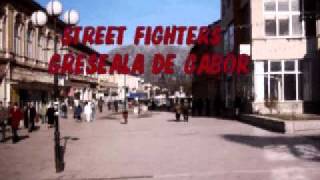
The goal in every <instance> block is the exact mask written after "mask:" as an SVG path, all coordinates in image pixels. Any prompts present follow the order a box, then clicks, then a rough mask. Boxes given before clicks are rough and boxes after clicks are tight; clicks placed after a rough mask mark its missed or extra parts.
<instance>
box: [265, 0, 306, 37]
mask: <svg viewBox="0 0 320 180" xmlns="http://www.w3.org/2000/svg"><path fill="white" fill-rule="evenodd" d="M302 1H303V0H302ZM300 15H301V9H300V0H264V24H265V35H266V36H269V37H292V36H299V37H301V36H303V35H304V32H303V26H304V23H303V21H302V19H301V18H300Z"/></svg>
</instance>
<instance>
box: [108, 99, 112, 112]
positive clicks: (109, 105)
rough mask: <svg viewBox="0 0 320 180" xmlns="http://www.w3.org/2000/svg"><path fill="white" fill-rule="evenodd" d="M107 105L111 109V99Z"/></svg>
mask: <svg viewBox="0 0 320 180" xmlns="http://www.w3.org/2000/svg"><path fill="white" fill-rule="evenodd" d="M107 106H108V111H111V102H110V100H109V101H108V103H107Z"/></svg>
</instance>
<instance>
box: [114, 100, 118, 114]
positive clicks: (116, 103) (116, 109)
mask: <svg viewBox="0 0 320 180" xmlns="http://www.w3.org/2000/svg"><path fill="white" fill-rule="evenodd" d="M113 105H114V110H115V112H116V113H117V112H118V110H119V106H118V101H117V100H114V101H113Z"/></svg>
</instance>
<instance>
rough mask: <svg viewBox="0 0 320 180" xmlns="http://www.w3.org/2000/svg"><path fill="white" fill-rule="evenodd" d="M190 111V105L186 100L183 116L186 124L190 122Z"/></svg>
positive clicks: (183, 105) (183, 106)
mask: <svg viewBox="0 0 320 180" xmlns="http://www.w3.org/2000/svg"><path fill="white" fill-rule="evenodd" d="M189 109H190V105H189V103H188V101H187V99H185V100H184V102H183V104H182V114H183V120H184V121H185V122H188V121H189Z"/></svg>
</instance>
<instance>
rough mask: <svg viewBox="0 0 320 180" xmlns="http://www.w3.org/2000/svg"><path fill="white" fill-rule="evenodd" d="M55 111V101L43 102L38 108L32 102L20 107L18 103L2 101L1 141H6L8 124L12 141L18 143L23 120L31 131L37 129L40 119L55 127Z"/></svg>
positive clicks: (0, 113)
mask: <svg viewBox="0 0 320 180" xmlns="http://www.w3.org/2000/svg"><path fill="white" fill-rule="evenodd" d="M55 112H56V110H55V108H54V105H53V103H49V104H45V103H42V104H41V106H39V107H38V110H37V108H36V107H35V105H34V103H32V102H28V103H26V104H25V105H24V106H23V107H22V108H20V107H19V105H18V103H9V105H8V106H5V105H4V103H3V102H2V101H0V126H1V132H2V139H1V142H5V141H6V130H7V126H10V127H11V130H12V142H13V143H16V142H18V141H19V136H18V129H19V127H20V122H21V121H23V126H24V128H25V129H28V131H29V133H31V132H32V131H34V130H36V126H35V123H36V122H39V121H41V122H42V123H43V124H44V123H48V128H52V127H54V121H55V117H56V116H55Z"/></svg>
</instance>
